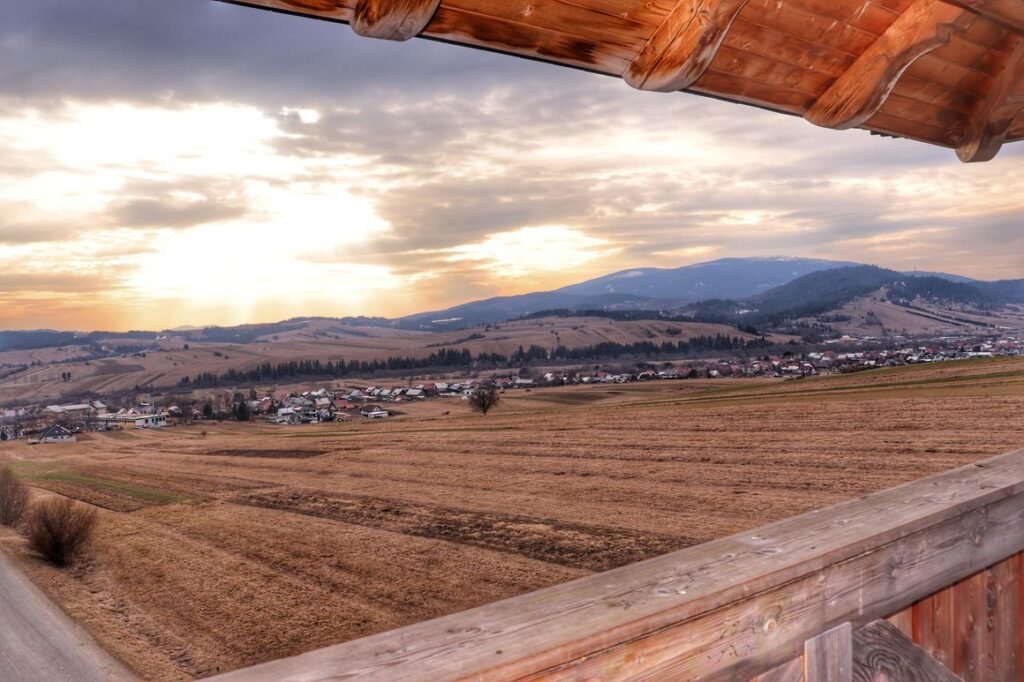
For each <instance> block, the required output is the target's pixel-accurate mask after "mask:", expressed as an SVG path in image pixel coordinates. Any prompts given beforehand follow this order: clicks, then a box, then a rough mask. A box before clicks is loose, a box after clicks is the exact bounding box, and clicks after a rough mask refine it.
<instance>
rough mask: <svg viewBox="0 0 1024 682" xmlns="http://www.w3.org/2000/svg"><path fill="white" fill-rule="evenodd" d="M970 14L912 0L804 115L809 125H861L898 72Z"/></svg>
mask: <svg viewBox="0 0 1024 682" xmlns="http://www.w3.org/2000/svg"><path fill="white" fill-rule="evenodd" d="M974 18H975V15H974V14H972V13H970V12H968V11H967V10H964V9H963V8H961V7H955V6H953V5H950V4H947V3H945V2H941V1H940V0H917V2H915V3H914V4H913V5H911V6H910V7H909V8H907V10H906V11H905V12H903V14H901V15H900V17H899V18H898V19H896V21H894V22H893V23H892V25H890V26H889V28H888V29H887V30H886V31H885V33H883V34H882V35H881V36H879V37H878V39H877V40H876V41H875V42H874V43H872V44H871V45H870V46H869V47H868V48H867V49H866V50H865V51H864V52H863V53H862V54H861V55H860V57H858V58H857V61H855V62H854V63H853V65H852V66H850V68H849V69H847V70H846V72H845V73H844V74H843V75H842V76H840V77H839V78H837V79H836V80H835V82H834V83H833V84H832V86H831V87H830V88H829V89H828V90H826V91H825V93H824V94H823V95H822V96H821V97H819V98H818V100H817V102H815V103H814V105H812V106H811V108H810V109H808V111H807V113H805V114H804V118H806V119H807V120H808V121H810V122H811V123H814V124H816V125H819V126H824V127H825V128H836V129H840V130H845V129H847V128H855V127H857V126H859V125H863V124H864V123H865V122H867V120H868V119H870V118H871V117H872V116H874V115H875V113H876V112H877V111H878V110H879V109H881V107H882V105H883V104H885V101H886V99H888V98H889V94H890V93H891V92H892V89H893V88H894V87H896V83H897V82H899V79H900V77H901V76H902V75H903V72H904V71H906V70H907V69H908V68H909V67H910V66H911V64H913V63H914V62H915V61H917V60H918V59H920V58H921V57H922V56H924V55H926V54H928V53H929V52H932V51H933V50H935V49H937V48H939V47H942V46H943V45H946V44H947V43H949V41H950V39H952V37H953V35H954V34H956V33H959V32H961V31H963V30H964V29H966V28H967V27H968V26H969V25H970V23H971V21H973V19H974Z"/></svg>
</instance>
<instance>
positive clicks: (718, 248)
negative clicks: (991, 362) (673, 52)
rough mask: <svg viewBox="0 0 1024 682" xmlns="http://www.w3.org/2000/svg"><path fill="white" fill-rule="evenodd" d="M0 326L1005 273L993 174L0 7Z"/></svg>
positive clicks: (1019, 210)
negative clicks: (708, 281)
mask: <svg viewBox="0 0 1024 682" xmlns="http://www.w3.org/2000/svg"><path fill="white" fill-rule="evenodd" d="M3 15H4V16H3V21H2V23H0V329H36V328H58V329H80V330H87V329H105V330H124V329H167V328H173V327H177V326H186V325H206V324H218V325H231V324H239V323H245V322H255V321H274V320H280V319H285V318H288V317H293V316H301V315H325V316H344V315H383V316H398V315H403V314H409V313H413V312H420V311H424V310H435V309H441V308H445V307H448V306H451V305H454V304H457V303H461V302H465V301H468V300H475V299H479V298H486V297H489V296H495V295H505V294H515V293H525V292H528V291H538V290H546V289H552V288H557V287H560V286H564V285H567V284H571V283H574V282H578V281H581V280H584V279H588V278H590V277H595V276H599V275H602V274H607V273H609V272H614V271H617V270H623V269H627V268H634V267H639V266H656V267H678V266H680V265H685V264H689V263H695V262H700V261H706V260H712V259H715V258H720V257H726V256H762V255H789V256H810V257H819V258H834V259H842V260H854V261H858V262H865V263H873V264H878V265H882V266H885V267H892V268H898V269H904V270H908V269H914V268H917V269H921V270H942V271H947V272H955V273H959V274H964V275H969V276H973V277H977V278H983V279H999V278H1015V277H1024V192H1022V191H1021V188H1024V163H1021V162H1022V161H1024V144H1016V145H1011V146H1008V147H1007V148H1005V149H1004V150H1003V152H1002V154H1001V155H1000V157H999V158H998V159H997V160H996V161H994V162H991V163H988V164H977V165H963V164H960V163H959V162H958V161H957V160H956V158H955V155H954V154H953V153H952V152H951V151H949V150H945V149H939V148H934V147H931V146H928V145H923V144H919V143H914V142H908V141H903V140H890V139H882V138H877V137H871V136H870V135H869V134H868V133H866V132H863V131H847V132H835V131H828V130H823V129H819V128H816V127H814V126H812V125H811V124H809V123H807V122H805V121H803V120H801V119H799V118H794V117H789V116H783V115H779V114H773V113H769V112H765V111H761V110H758V109H754V108H749V107H744V106H741V105H736V104H730V103H725V102H719V101H716V100H711V99H707V98H702V97H699V96H695V95H687V94H660V93H642V92H638V91H634V90H632V89H631V88H629V87H628V86H627V85H626V84H625V83H623V82H622V81H620V80H618V79H614V78H609V77H606V76H600V75H595V74H589V73H584V72H579V71H574V70H571V69H565V68H559V67H555V66H552V65H546V64H539V63H535V62H531V61H527V60H522V59H516V58H513V57H508V56H502V55H496V54H491V53H487V52H482V51H478V50H472V49H468V48H463V47H457V46H452V45H444V44H439V43H435V42H430V41H425V40H413V41H410V42H408V43H401V44H396V43H390V42H386V41H377V40H371V39H366V38H360V37H358V36H356V35H355V34H354V33H353V32H352V31H351V29H349V28H348V27H347V26H344V25H339V24H334V23H328V22H322V21H314V20H310V19H302V18H297V17H291V16H286V15H281V14H275V13H271V12H265V11H260V10H255V9H249V8H243V7H238V6H234V5H227V4H222V3H219V2H213V1H211V0H88V2H67V0H31V2H19V1H18V0H4V1H3Z"/></svg>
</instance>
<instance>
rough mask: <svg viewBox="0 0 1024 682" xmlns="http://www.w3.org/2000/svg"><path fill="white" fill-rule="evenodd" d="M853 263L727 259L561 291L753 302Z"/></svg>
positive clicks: (626, 274)
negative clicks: (800, 279)
mask: <svg viewBox="0 0 1024 682" xmlns="http://www.w3.org/2000/svg"><path fill="white" fill-rule="evenodd" d="M852 265H856V263H849V262H845V261H831V260H820V259H816V258H790V257H785V256H770V257H764V258H722V259H720V260H715V261H709V262H707V263H697V264H695V265H687V266H683V267H681V268H673V269H661V268H640V269H634V270H624V271H622V272H616V273H613V274H611V275H606V276H604V277H598V278H597V279H592V280H589V281H587V282H582V283H580V284H574V285H571V286H568V287H564V288H562V289H559V290H558V291H559V292H560V293H568V294H586V295H591V296H594V295H599V294H628V295H632V296H643V297H646V298H656V299H662V300H666V301H675V302H677V303H690V302H693V301H700V300H704V299H709V298H748V297H750V296H755V295H757V294H760V293H763V292H766V291H768V290H770V289H773V288H775V287H777V286H781V285H783V284H786V283H788V282H790V281H792V280H794V279H796V278H797V277H801V276H803V275H807V274H810V273H812V272H817V271H819V270H829V269H832V268H841V267H847V266H852Z"/></svg>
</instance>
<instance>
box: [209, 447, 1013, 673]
mask: <svg viewBox="0 0 1024 682" xmlns="http://www.w3.org/2000/svg"><path fill="white" fill-rule="evenodd" d="M884 465H885V464H884V462H880V463H879V466H884ZM1022 551H1024V450H1021V451H1018V452H1015V453H1011V454H1008V455H1004V456H1002V457H997V458H994V459H990V460H987V461H984V462H979V463H976V464H972V465H969V466H966V467H962V468H960V469H956V470H953V471H950V472H947V473H943V474H940V475H938V476H933V477H930V478H926V479H921V480H918V481H915V482H912V483H908V484H906V485H903V486H900V487H897V488H891V489H889V490H885V491H882V492H879V493H875V494H872V495H869V496H867V497H864V498H860V499H857V500H854V501H852V502H848V503H844V504H840V505H836V506H833V507H829V508H825V509H821V510H817V511H814V512H811V513H809V514H804V515H802V516H798V517H794V518H791V519H787V520H785V521H781V522H778V523H774V524H771V525H769V526H765V527H763V528H759V529H757V530H753V531H749V532H745V533H739V534H737V535H734V536H732V537H728V538H724V539H721V540H716V541H713V542H709V543H706V544H703V545H698V546H695V547H691V548H689V549H685V550H682V551H679V552H675V553H673V554H668V555H665V556H661V557H657V558H655V559H650V560H647V561H643V562H640V563H637V564H632V565H630V566H625V567H623V568H619V569H616V570H612V571H608V572H606V573H600V574H596V575H592V576H588V577H586V578H582V579H580V580H576V581H574V582H571V583H566V584H562V585H557V586H555V587H551V588H548V589H545V590H540V591H538V592H533V593H530V594H526V595H523V596H521V597H516V598H513V599H508V600H505V601H502V602H496V603H493V604H489V605H487V606H483V607H480V608H476V609H472V610H470V611H465V612H462V613H457V614H453V615H450V616H446V617H443V618H438V619H435V620H432V621H427V622H423V623H418V624H416V625H411V626H408V627H404V628H401V629H398V630H393V631H391V632H385V633H382V634H379V635H375V636H373V637H368V638H365V639H361V640H356V641H353V642H349V643H346V644H341V645H338V646H333V647H328V648H326V649H321V650H319V651H313V652H310V653H307V654H304V655H301V656H296V657H294V658H288V659H282V660H279V661H273V662H270V663H265V664H262V665H259V666H255V667H252V668H248V669H246V670H241V671H237V672H234V673H228V674H226V675H221V676H219V677H217V678H215V679H216V680H218V681H219V682H236V681H242V680H244V681H245V682H264V681H266V682H269V681H273V682H283V681H289V680H290V681H295V682H298V681H299V680H302V681H310V680H317V681H323V680H389V681H390V680H407V681H417V682H418V681H423V682H427V681H429V682H439V681H442V680H488V681H490V680H662V679H664V680H690V679H727V680H743V679H756V680H760V681H761V682H769V681H771V682H775V681H779V680H787V681H788V680H852V679H864V680H869V679H874V678H875V676H876V674H878V673H879V672H886V671H888V672H889V674H890V677H889V679H893V680H899V679H909V680H929V679H957V677H956V675H959V676H961V677H962V678H963V679H967V680H998V681H1000V682H1002V681H1006V680H1021V679H1022V672H1021V670H1022V654H1024V651H1022V649H1024V628H1022V626H1021V619H1022V608H1024V590H1022V582H1024V575H1022V566H1024V561H1022V554H1021V552H1022ZM880 619H888V620H880Z"/></svg>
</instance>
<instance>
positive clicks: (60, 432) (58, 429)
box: [39, 424, 76, 443]
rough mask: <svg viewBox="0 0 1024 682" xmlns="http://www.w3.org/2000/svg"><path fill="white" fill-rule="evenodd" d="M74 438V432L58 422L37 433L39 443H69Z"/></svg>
mask: <svg viewBox="0 0 1024 682" xmlns="http://www.w3.org/2000/svg"><path fill="white" fill-rule="evenodd" d="M75 440H76V439H75V434H73V433H71V432H70V431H68V430H67V429H66V428H64V427H63V426H61V425H60V424H54V425H53V426H51V427H49V428H48V429H46V430H45V431H43V432H42V433H41V434H40V435H39V442H40V443H70V442H74V441H75Z"/></svg>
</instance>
